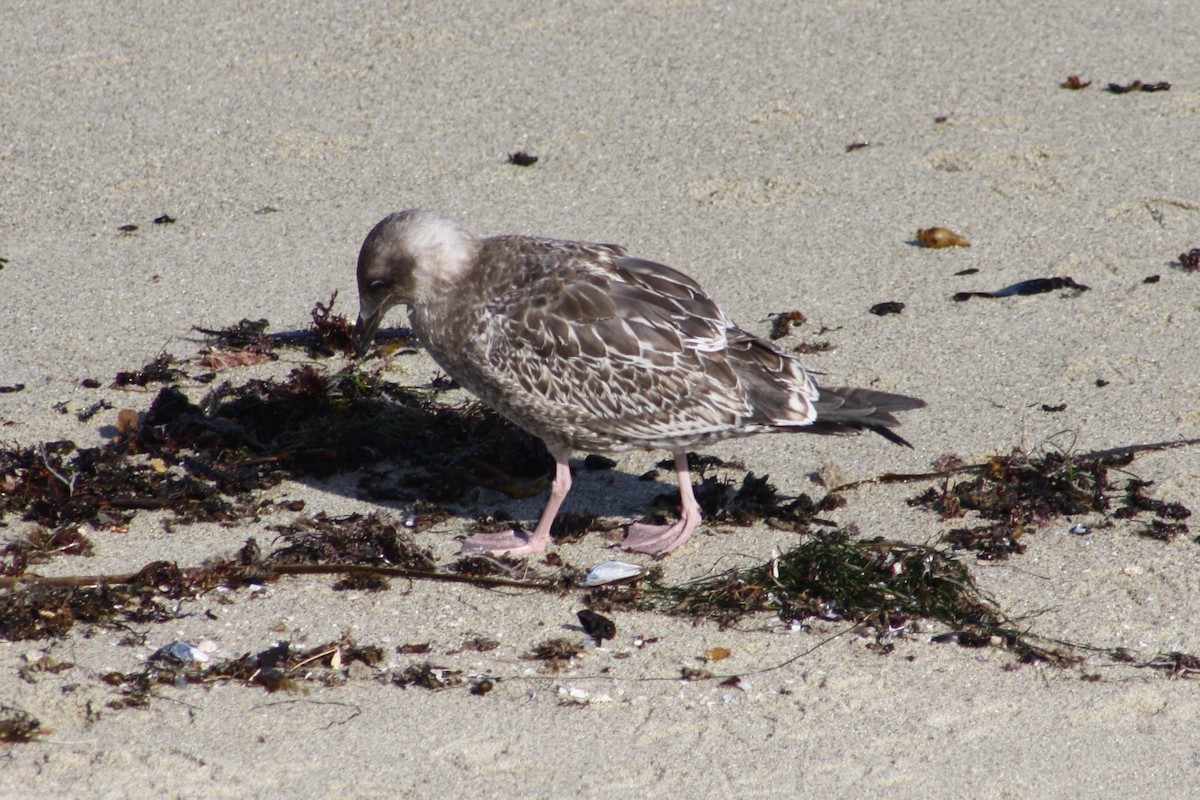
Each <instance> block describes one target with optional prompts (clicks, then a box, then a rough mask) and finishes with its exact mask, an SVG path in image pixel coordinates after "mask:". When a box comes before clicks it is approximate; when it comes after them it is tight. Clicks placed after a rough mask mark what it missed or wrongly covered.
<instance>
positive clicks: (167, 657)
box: [149, 642, 209, 664]
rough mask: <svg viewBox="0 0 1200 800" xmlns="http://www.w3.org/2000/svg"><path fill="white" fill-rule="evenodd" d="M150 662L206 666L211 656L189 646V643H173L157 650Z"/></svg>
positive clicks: (194, 646) (192, 645)
mask: <svg viewBox="0 0 1200 800" xmlns="http://www.w3.org/2000/svg"><path fill="white" fill-rule="evenodd" d="M149 660H150V661H165V662H166V663H168V664H187V663H199V664H206V663H208V661H209V656H208V653H206V652H204V651H203V650H201V649H200V648H199V647H197V646H196V645H194V644H189V643H188V642H171V643H170V644H169V645H166V646H165V647H160V648H158V649H157V650H155V651H154V653H153V654H152V655H151V656H150V659H149Z"/></svg>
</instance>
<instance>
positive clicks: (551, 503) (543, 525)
mask: <svg viewBox="0 0 1200 800" xmlns="http://www.w3.org/2000/svg"><path fill="white" fill-rule="evenodd" d="M569 456H570V454H569V453H566V452H564V453H562V454H556V455H555V456H554V482H553V483H552V484H550V499H549V500H547V501H546V508H545V509H544V510H543V511H542V516H541V518H540V519H539V520H538V524H537V527H536V528H534V530H533V533H531V534H525V533H517V532H516V531H509V532H508V533H477V534H475V535H474V536H472V537H471V538H469V539H467V540H466V541H465V542H463V545H462V550H460V551H459V554H460V555H464V554H470V553H492V554H493V555H509V556H531V555H537V554H538V553H544V552H546V547H547V546H549V544H550V526H551V525H553V524H554V518H555V517H556V516H558V509H559V508H560V507H561V506H562V504H563V500H566V499H567V492H569V491H571V468H570V466H569V465H568V463H567V459H568V458H569Z"/></svg>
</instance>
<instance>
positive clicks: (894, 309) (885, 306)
mask: <svg viewBox="0 0 1200 800" xmlns="http://www.w3.org/2000/svg"><path fill="white" fill-rule="evenodd" d="M867 310H868V311H870V312H871V313H872V314H874V315H875V316H877V317H886V316H887V315H888V314H899V313H900V312H901V311H903V310H904V303H901V302H898V301H896V300H890V301H888V302H885V303H876V304H875V305H873V306H871V307H870V308H869V309H867Z"/></svg>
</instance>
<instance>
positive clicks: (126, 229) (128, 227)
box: [117, 222, 138, 235]
mask: <svg viewBox="0 0 1200 800" xmlns="http://www.w3.org/2000/svg"><path fill="white" fill-rule="evenodd" d="M137 229H138V226H137V225H134V224H133V223H132V222H130V223H127V224H125V225H122V226H120V227H119V228H117V231H118V232H119V233H121V234H123V235H128V234H131V233H133V232H134V231H136V230H137Z"/></svg>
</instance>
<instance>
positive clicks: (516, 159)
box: [508, 150, 538, 167]
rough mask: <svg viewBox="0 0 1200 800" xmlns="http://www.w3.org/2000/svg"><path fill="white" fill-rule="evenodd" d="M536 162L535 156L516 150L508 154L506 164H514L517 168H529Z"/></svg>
mask: <svg viewBox="0 0 1200 800" xmlns="http://www.w3.org/2000/svg"><path fill="white" fill-rule="evenodd" d="M537 162H538V157H537V156H531V155H530V154H529V153H526V152H525V151H524V150H518V151H517V152H515V153H509V154H508V163H509V164H515V165H516V166H518V167H531V166H533V165H534V164H536V163H537Z"/></svg>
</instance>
